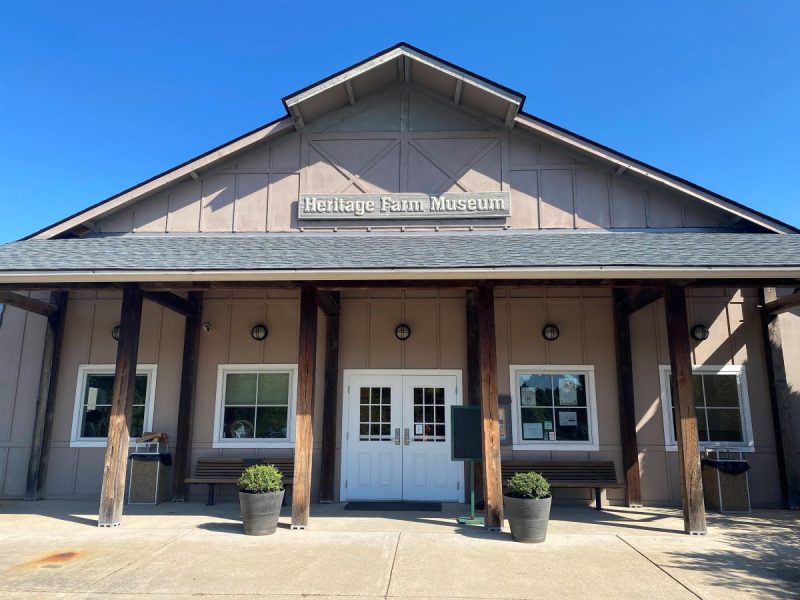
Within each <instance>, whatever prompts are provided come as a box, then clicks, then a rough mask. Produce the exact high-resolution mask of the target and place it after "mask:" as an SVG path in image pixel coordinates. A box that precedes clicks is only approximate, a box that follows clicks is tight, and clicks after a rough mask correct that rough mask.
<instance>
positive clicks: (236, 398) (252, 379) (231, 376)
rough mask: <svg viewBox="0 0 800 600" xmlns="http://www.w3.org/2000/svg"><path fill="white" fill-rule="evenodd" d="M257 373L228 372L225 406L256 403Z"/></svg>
mask: <svg viewBox="0 0 800 600" xmlns="http://www.w3.org/2000/svg"><path fill="white" fill-rule="evenodd" d="M257 379H258V376H257V375H256V374H255V373H228V375H227V377H226V378H225V406H231V405H242V404H250V405H253V404H255V403H256V380H257Z"/></svg>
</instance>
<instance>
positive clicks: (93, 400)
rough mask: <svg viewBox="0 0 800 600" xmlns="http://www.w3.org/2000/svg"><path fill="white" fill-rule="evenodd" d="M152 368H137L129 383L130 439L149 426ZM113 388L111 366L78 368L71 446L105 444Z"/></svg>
mask: <svg viewBox="0 0 800 600" xmlns="http://www.w3.org/2000/svg"><path fill="white" fill-rule="evenodd" d="M155 383H156V366H155V365H138V366H137V368H136V379H135V381H134V384H133V413H132V415H131V422H130V436H131V438H136V437H139V436H140V435H142V433H144V432H146V431H151V430H152V427H153V395H154V391H155ZM113 389H114V365H81V366H80V367H79V368H78V385H77V391H76V393H75V413H74V416H73V420H72V438H71V440H70V446H72V447H93V446H95V447H102V446H105V445H106V441H107V437H108V424H109V420H110V418H111V397H112V394H113Z"/></svg>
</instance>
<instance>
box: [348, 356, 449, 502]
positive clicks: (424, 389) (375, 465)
mask: <svg viewBox="0 0 800 600" xmlns="http://www.w3.org/2000/svg"><path fill="white" fill-rule="evenodd" d="M345 379H346V380H345V388H344V389H345V404H344V406H345V411H344V419H343V425H344V431H343V433H344V435H343V436H342V437H343V441H344V450H343V454H342V464H343V466H344V469H343V473H342V488H341V497H342V499H346V500H438V501H442V502H461V501H462V498H463V488H464V486H463V478H464V468H463V463H461V462H455V461H452V460H451V459H450V433H451V432H450V407H451V406H452V405H454V404H457V403H458V398H457V392H458V381H459V375H458V374H457V373H452V374H451V373H448V374H441V372H439V373H436V374H433V373H432V374H427V373H419V372H414V373H403V372H397V371H395V372H386V373H371V372H364V371H360V372H350V373H349V374H347V375H346V378H345Z"/></svg>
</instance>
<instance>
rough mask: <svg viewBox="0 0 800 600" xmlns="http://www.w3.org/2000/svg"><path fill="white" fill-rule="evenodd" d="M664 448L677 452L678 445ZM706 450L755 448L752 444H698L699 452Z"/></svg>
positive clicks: (752, 449) (743, 450) (737, 450)
mask: <svg viewBox="0 0 800 600" xmlns="http://www.w3.org/2000/svg"><path fill="white" fill-rule="evenodd" d="M664 449H665V450H666V451H667V452H677V451H678V446H665V447H664ZM706 450H733V451H734V452H755V451H756V448H755V446H754V445H753V444H747V443H743V444H738V445H737V444H721V445H719V446H716V445H704V444H700V452H701V453H705V451H706Z"/></svg>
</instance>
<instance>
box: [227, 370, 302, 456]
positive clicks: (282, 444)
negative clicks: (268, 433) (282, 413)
mask: <svg viewBox="0 0 800 600" xmlns="http://www.w3.org/2000/svg"><path fill="white" fill-rule="evenodd" d="M287 372H288V373H289V406H288V416H287V423H286V430H287V437H286V438H247V439H234V438H226V437H223V436H222V425H223V417H224V410H223V404H224V397H225V377H226V376H227V375H228V374H229V373H287ZM296 409H297V364H246V365H245V364H227V365H219V366H218V367H217V397H216V401H215V409H214V437H213V441H212V444H211V445H212V447H213V448H294V423H295V413H296Z"/></svg>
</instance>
